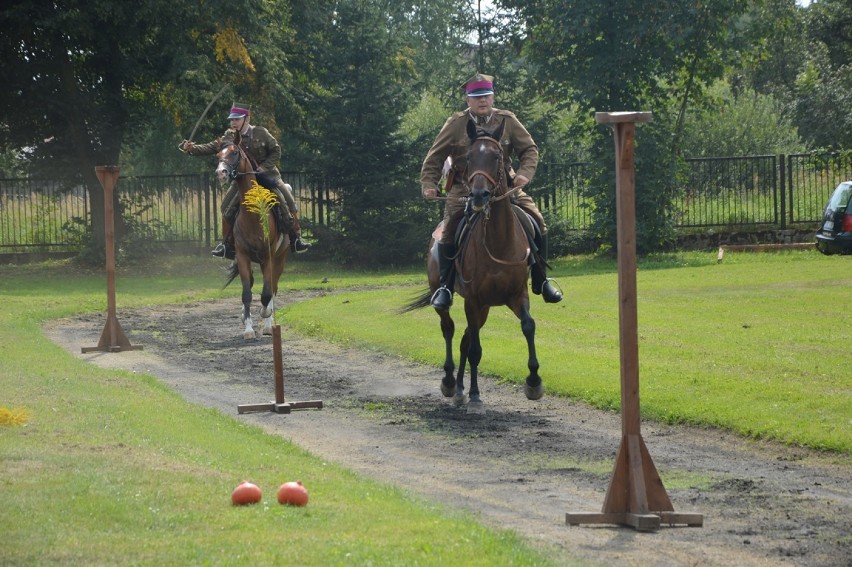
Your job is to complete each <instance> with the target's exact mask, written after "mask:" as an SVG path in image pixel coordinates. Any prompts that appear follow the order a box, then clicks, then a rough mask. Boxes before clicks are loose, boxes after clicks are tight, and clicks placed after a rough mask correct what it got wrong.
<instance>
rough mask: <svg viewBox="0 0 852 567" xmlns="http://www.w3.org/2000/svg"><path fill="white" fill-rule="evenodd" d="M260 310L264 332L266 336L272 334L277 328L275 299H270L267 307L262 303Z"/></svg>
mask: <svg viewBox="0 0 852 567" xmlns="http://www.w3.org/2000/svg"><path fill="white" fill-rule="evenodd" d="M261 305H262V307H261V309H260V317H261V319H263V331H262V333H263V334H264V335H271V334H272V327H274V326H275V298H274V297H270V298H269V303H268V304H267V305H263V303H262V302H261Z"/></svg>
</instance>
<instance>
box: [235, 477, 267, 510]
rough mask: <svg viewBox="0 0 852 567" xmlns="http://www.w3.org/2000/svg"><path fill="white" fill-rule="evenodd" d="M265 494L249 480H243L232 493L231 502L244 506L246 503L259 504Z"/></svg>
mask: <svg viewBox="0 0 852 567" xmlns="http://www.w3.org/2000/svg"><path fill="white" fill-rule="evenodd" d="M262 497H263V494H262V493H261V491H260V488H258V487H257V486H256V485H254V484H252V483H250V482H249V481H247V480H244V481H242V482H241V483H240V484H238V485H237V487H236V488H235V489H234V491H233V492H232V493H231V504H233V505H234V506H243V505H245V504H257V503H258V502H260V499H261V498H262Z"/></svg>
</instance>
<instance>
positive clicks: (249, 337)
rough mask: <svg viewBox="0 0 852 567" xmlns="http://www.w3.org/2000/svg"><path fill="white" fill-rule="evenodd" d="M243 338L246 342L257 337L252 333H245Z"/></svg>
mask: <svg viewBox="0 0 852 567" xmlns="http://www.w3.org/2000/svg"><path fill="white" fill-rule="evenodd" d="M243 338H244V339H245V340H247V341H248V340H251V339H256V338H257V335H255V334H254V331H246V332H245V333H243Z"/></svg>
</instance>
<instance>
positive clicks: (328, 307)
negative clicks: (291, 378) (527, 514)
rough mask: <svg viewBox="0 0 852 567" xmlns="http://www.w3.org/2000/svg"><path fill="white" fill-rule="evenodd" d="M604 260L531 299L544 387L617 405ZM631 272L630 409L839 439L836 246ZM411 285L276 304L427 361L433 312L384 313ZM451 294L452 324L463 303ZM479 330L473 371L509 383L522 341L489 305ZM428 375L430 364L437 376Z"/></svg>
mask: <svg viewBox="0 0 852 567" xmlns="http://www.w3.org/2000/svg"><path fill="white" fill-rule="evenodd" d="M615 269H616V268H615V265H614V263H612V262H606V261H588V260H587V259H583V258H575V259H567V260H564V261H561V262H557V263H556V271H555V274H556V275H557V276H558V277H559V280H560V282H561V285H562V287H563V289H564V290H565V292H566V299H565V300H564V301H563V302H562V303H560V304H558V305H545V304H544V303H543V302H542V301H541V299H540V298H538V297H533V298H532V311H533V316H534V317H535V318H536V323H537V329H536V345H537V351H538V358H539V362H540V363H541V370H540V372H541V374H542V376H543V378H544V381H545V386H546V388H547V392H548V393H549V394H550V395H564V396H570V397H572V398H575V399H579V400H583V401H585V402H588V403H589V404H591V405H594V406H596V407H600V408H604V409H611V410H616V409H618V407H619V405H620V374H619V344H618V301H617V298H618V290H617V285H618V283H617V275H616V271H615ZM637 280H638V282H637V283H638V316H639V362H640V397H641V409H642V415H643V417H645V418H648V419H654V420H659V421H665V422H670V423H691V424H698V425H710V426H715V427H721V428H724V429H728V430H731V431H734V432H736V433H739V434H742V435H746V436H750V437H754V438H770V439H774V440H778V441H781V442H784V443H789V444H795V445H804V446H808V447H812V448H816V449H821V450H829V451H836V452H840V453H845V454H848V453H849V452H850V451H852V371H850V368H852V356H850V345H852V315H850V311H849V309H848V308H846V307H845V305H846V304H848V297H849V289H850V288H852V264H850V262H849V258H841V257H836V256H835V257H825V256H822V255H821V254H819V253H817V252H815V251H797V252H784V253H776V254H746V253H739V254H732V253H728V255H726V257H725V260H724V262H723V263H720V264H719V263H717V262H716V256H715V254H704V255H700V254H688V255H681V256H674V257H660V258H649V259H645V260H643V261H642V262H640V268H639V272H638V275H637ZM415 289H416V288H410V287H398V288H393V289H388V290H386V291H384V292H381V293H376V292H375V291H352V292H348V293H346V294H344V295H340V296H338V295H334V296H326V297H323V298H319V299H315V300H311V301H307V302H303V303H299V304H298V305H294V306H292V307H290V308H288V309H287V311H286V312H285V318H284V320H285V321H286V322H287V323H288V324H290V325H293V326H295V327H297V328H299V329H300V330H301V331H302V332H310V333H316V334H318V335H322V336H324V337H334V338H336V340H339V341H342V342H346V343H351V344H358V345H363V346H366V347H369V348H378V349H381V350H384V351H387V352H392V353H396V354H401V355H403V356H406V357H409V358H413V359H415V360H418V361H422V362H425V363H429V364H433V365H435V366H436V367H440V366H441V365H442V364H443V339H442V338H441V335H440V329H439V326H438V318H437V316H436V315H435V313H434V312H433V311H432V310H431V309H428V308H427V309H424V310H421V311H419V312H415V313H412V314H406V315H399V314H398V313H397V312H396V309H397V308H398V307H399V306H401V305H403V304H404V303H405V302H406V301H408V300H409V299H410V298H411V296H412V295H413V294H414V292H415ZM456 299H457V301H456V306H454V308H453V309H454V313H455V315H454V316H455V318H456V321H457V333H459V334H460V333H461V332H462V331H463V329H464V312H463V309H462V300H461V299H459V298H456ZM394 329H397V331H396V332H394ZM482 337H483V349H484V355H483V363H482V366H481V370H482V371H483V372H486V373H490V374H492V375H497V376H499V377H501V378H503V379H506V380H510V381H513V382H518V383H520V382H522V381H523V380H524V379H525V377H526V371H527V368H526V344H525V341H524V338H523V335H522V334H521V332H520V325H519V323H518V321H517V319H516V318H515V317H514V315H513V314H512V313H510V312H509V311H508V310H507V309H505V308H497V309H495V310H492V315H491V316H490V317H489V320H488V323H487V325H486V327H485V329H484V331H483V333H482ZM456 361H458V355H457V354H456ZM439 377H440V372H436V386H437V380H438V379H439ZM484 396H487V392H485V393H484Z"/></svg>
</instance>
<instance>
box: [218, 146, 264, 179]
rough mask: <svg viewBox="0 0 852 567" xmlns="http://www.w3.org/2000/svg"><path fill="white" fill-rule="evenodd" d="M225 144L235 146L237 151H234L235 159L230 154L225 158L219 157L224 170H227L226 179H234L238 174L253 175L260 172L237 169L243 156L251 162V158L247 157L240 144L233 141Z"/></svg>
mask: <svg viewBox="0 0 852 567" xmlns="http://www.w3.org/2000/svg"><path fill="white" fill-rule="evenodd" d="M227 146H235V147H236V148H237V151H236V152H235V153H234V158H235V159H232V157H231V156H228V158H227V159H220V160H219V163H224V164H225V170H226V171H227V172H228V179H230V180H231V181H233V180H234V179H236V178H237V177H239V176H240V175H253V174H257V173H260V172H259V171H254V170H251V171H239V167H240V161H242V159H243V157H245V158H246V160H248V162H249V163H251V158H249V155H248V154H247V153H246V151H245V149H243V147H242V146H240V145H239V144H235V143H234V142H228V143H226V144H225V147H227Z"/></svg>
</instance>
